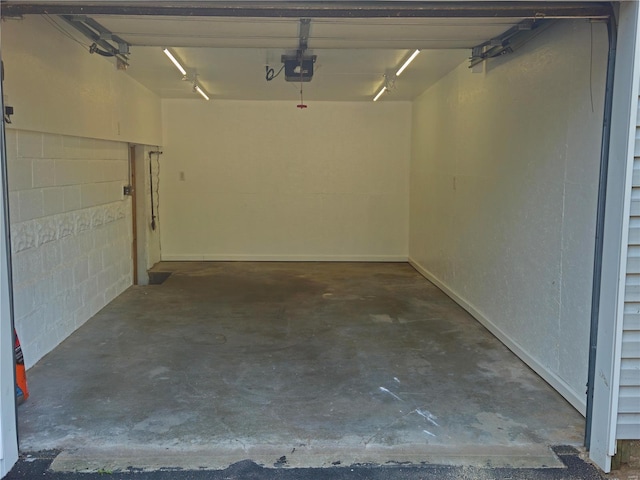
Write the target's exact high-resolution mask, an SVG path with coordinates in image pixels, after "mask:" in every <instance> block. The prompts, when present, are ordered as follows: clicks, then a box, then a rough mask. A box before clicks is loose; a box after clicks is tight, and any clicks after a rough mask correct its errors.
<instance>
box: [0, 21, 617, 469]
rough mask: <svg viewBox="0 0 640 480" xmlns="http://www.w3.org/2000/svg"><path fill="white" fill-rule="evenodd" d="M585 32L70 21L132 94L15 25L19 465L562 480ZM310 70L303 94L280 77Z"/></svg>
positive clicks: (579, 359) (583, 216)
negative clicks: (294, 61)
mask: <svg viewBox="0 0 640 480" xmlns="http://www.w3.org/2000/svg"><path fill="white" fill-rule="evenodd" d="M594 12H595V13H593V14H590V15H589V14H584V15H583V16H584V17H590V18H574V19H571V20H568V19H558V20H554V19H553V18H552V17H551V16H549V17H548V18H545V22H541V23H540V25H536V28H533V29H532V27H531V25H532V20H531V19H530V18H529V17H528V16H524V15H523V16H513V17H509V16H505V14H502V15H501V16H497V17H495V18H486V17H480V18H471V17H458V18H453V17H451V18H446V17H445V18H330V17H322V16H321V15H317V16H314V17H313V18H311V17H306V16H305V15H300V16H298V17H293V16H291V18H282V17H281V18H273V17H271V18H260V17H255V16H254V17H250V16H247V17H238V16H225V17H198V16H192V17H186V16H175V17H167V16H164V15H155V16H154V15H125V14H120V15H112V14H92V15H90V19H91V21H92V22H97V24H98V25H100V26H101V28H104V29H105V31H104V32H102V36H101V37H100V38H101V40H100V42H102V41H104V40H102V39H105V38H108V39H109V41H110V43H111V44H112V45H118V39H120V40H123V41H124V42H125V43H126V44H127V45H128V48H129V49H130V53H129V54H127V55H126V61H127V62H128V63H129V65H128V68H127V69H126V71H122V70H118V69H117V68H116V66H117V65H118V64H120V63H121V62H122V61H123V59H122V58H119V57H120V56H122V55H121V54H118V55H116V57H117V58H113V57H105V58H100V56H99V55H95V54H94V55H90V54H89V53H88V52H87V48H86V47H88V46H89V44H90V43H91V42H90V41H89V40H87V38H86V37H85V36H83V35H80V34H79V32H78V29H77V28H76V26H77V25H76V26H74V25H73V24H74V23H75V24H82V25H85V26H86V25H88V24H90V23H88V20H87V18H86V17H73V18H66V19H65V18H63V17H60V16H57V15H55V14H53V13H52V14H44V15H25V16H23V17H21V18H16V17H12V16H5V17H4V23H3V38H2V40H3V60H4V63H5V70H6V77H5V94H6V95H7V96H8V102H9V104H11V103H12V99H13V98H15V99H17V100H16V101H15V102H14V103H15V107H16V114H15V115H14V119H13V124H12V125H9V126H8V127H9V128H8V130H7V154H8V158H9V175H10V208H11V221H12V248H13V260H14V290H15V296H16V307H15V310H16V311H15V316H16V328H17V329H18V332H19V335H20V337H21V340H22V341H23V349H24V353H25V359H26V362H27V365H28V367H30V368H29V371H28V375H29V381H30V387H31V392H32V396H31V398H30V399H29V400H27V402H26V403H25V404H24V405H22V406H21V407H20V409H19V413H18V418H19V426H20V436H21V448H22V449H23V450H42V449H62V450H63V452H62V453H61V454H60V456H59V457H58V459H57V460H56V462H57V463H55V462H54V466H56V465H57V467H56V468H60V469H69V470H76V469H82V468H94V469H100V468H104V467H105V466H108V467H109V468H126V467H128V466H130V465H132V464H135V465H140V466H142V467H148V468H154V467H155V468H157V467H175V466H196V465H197V466H204V467H209V468H224V467H225V466H227V465H229V464H230V463H233V462H235V461H239V460H242V459H246V458H247V457H248V456H249V457H250V458H251V459H253V460H256V461H258V462H260V463H263V464H264V465H270V466H271V465H272V466H286V465H289V466H326V465H334V464H341V465H350V464H353V463H368V462H373V463H382V464H384V463H387V462H396V463H401V462H405V461H409V462H412V463H420V462H431V463H435V462H438V463H463V464H474V465H478V464H480V465H482V464H487V463H488V462H490V463H491V464H493V465H501V464H503V465H516V466H517V465H523V466H531V465H536V466H537V465H549V466H561V465H562V464H561V462H559V461H558V460H557V459H556V458H555V455H554V454H553V452H551V451H550V449H549V446H550V445H557V444H569V445H581V444H582V441H583V435H584V417H583V415H584V414H585V411H586V395H585V393H584V392H585V384H586V380H587V365H588V350H589V343H588V342H589V325H590V308H591V289H592V274H593V252H594V240H593V238H594V232H595V222H596V203H597V193H598V172H599V164H600V142H601V130H602V118H603V101H604V87H605V76H606V60H607V50H608V44H607V27H606V23H604V22H602V21H601V20H602V19H601V18H600V17H599V12H600V11H599V10H597V9H594ZM3 15H5V13H4V12H3ZM307 20H309V21H307ZM533 23H535V22H533ZM93 25H94V28H97V27H95V25H96V24H93ZM514 29H515V31H519V32H521V33H522V32H524V36H522V37H520V36H517V37H515V38H514V39H513V41H512V43H511V46H512V47H513V51H509V52H506V53H505V54H503V55H500V56H497V57H495V58H491V59H489V60H487V61H484V62H479V63H478V64H477V65H475V66H473V68H470V62H469V58H470V57H471V56H472V55H473V51H472V49H473V48H474V47H479V46H480V47H479V48H480V50H479V51H482V52H487V51H489V50H490V49H491V48H492V47H493V46H495V45H496V43H497V40H495V39H500V40H504V39H505V37H504V34H505V32H513V31H514ZM43 38H44V39H46V41H43ZM492 39H494V42H493V43H491V40H492ZM114 40H115V41H114ZM100 42H96V43H97V44H98V47H97V49H98V50H101V49H102V50H104V49H105V48H107V47H106V46H105V45H104V44H101V43H100ZM78 43H80V44H81V45H78ZM80 46H82V48H80ZM165 48H167V49H168V50H169V52H170V53H171V54H172V55H173V57H174V58H175V59H177V60H178V63H180V64H181V65H182V66H183V68H184V69H185V72H186V73H185V74H184V75H183V74H181V73H179V72H178V69H177V68H176V66H174V65H173V64H172V63H171V62H170V60H169V59H168V57H167V55H166V54H165V53H164V52H163V50H164V49H165ZM301 50H302V51H303V52H304V55H309V56H311V55H315V56H316V60H315V63H314V64H313V69H314V73H313V78H312V79H311V80H310V81H302V82H298V81H287V80H286V79H285V78H283V77H284V76H285V75H286V72H282V73H281V74H280V75H277V72H278V69H279V68H280V67H281V66H284V65H283V59H282V56H283V55H285V56H288V57H293V58H298V57H297V55H299V52H300V51H301ZM416 50H420V53H419V54H418V55H417V56H416V57H415V59H414V60H413V62H412V63H411V64H410V65H408V66H407V68H406V69H405V70H404V71H403V72H402V74H401V75H398V74H397V71H398V69H399V68H400V67H401V66H402V65H403V64H404V62H405V61H406V60H407V59H408V58H409V57H410V55H411V54H412V53H413V52H414V51H416ZM71 52H73V53H71ZM103 53H104V52H103ZM476 53H477V51H476ZM305 58H306V57H305ZM270 71H272V72H273V73H270ZM270 75H273V76H274V77H275V78H273V79H271V80H268V77H269V76H270ZM183 77H185V78H186V81H185V80H183ZM42 78H47V79H48V82H46V83H48V85H43V82H42ZM196 87H197V88H196ZM383 87H385V88H384V90H385V91H384V92H383V93H382V94H381V95H380V96H379V97H378V98H377V99H376V101H375V102H374V101H373V100H374V98H375V97H377V96H378V95H377V94H378V93H379V92H380V91H381V90H382V89H383ZM198 89H199V90H198ZM204 96H207V97H209V98H210V99H209V100H206V99H205V98H204ZM78 98H80V99H81V100H82V101H81V102H78V101H77V100H78ZM42 105H46V108H44V109H43V108H42ZM300 107H303V108H300ZM61 108H62V109H68V110H69V115H67V116H65V118H59V115H58V113H57V112H60V111H61V110H60V109H61ZM92 109H94V110H95V112H93V113H92V112H91V110H92ZM105 111H106V112H108V113H109V115H106V116H105V115H99V113H101V112H102V113H103V112H105ZM133 173H135V178H132V175H133ZM129 184H131V185H133V186H134V187H135V190H136V193H135V196H134V197H133V198H132V197H130V196H128V195H123V193H122V188H123V187H124V186H126V185H129ZM57 198H59V199H60V201H59V202H58V203H56V199H57ZM56 205H59V206H58V207H56ZM56 208H57V210H56ZM152 225H153V227H152ZM48 232H50V233H48ZM134 238H135V239H136V242H137V247H136V249H135V256H134V255H133V254H132V253H131V252H132V248H131V245H132V243H133V239H134ZM154 265H155V267H154ZM134 266H135V268H134ZM152 267H153V268H152ZM147 270H149V271H150V272H151V275H152V276H153V274H154V273H155V272H158V271H159V272H164V271H170V272H172V274H171V275H170V276H169V277H168V279H167V280H166V281H165V282H164V283H162V284H161V285H144V284H145V283H147V280H148V275H149V274H148V273H147ZM134 271H135V273H134ZM134 275H135V276H136V277H137V279H138V282H137V283H140V284H141V285H136V286H130V285H131V284H132V283H133V281H134ZM89 319H90V320H89ZM88 320H89V321H88ZM114 451H118V452H120V454H119V455H114ZM132 452H134V454H132ZM107 456H108V457H109V459H111V460H110V461H112V462H114V463H112V464H109V465H107ZM283 458H285V460H281V459H283ZM180 462H183V463H182V464H181V463H180Z"/></svg>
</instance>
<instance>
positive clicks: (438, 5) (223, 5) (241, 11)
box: [2, 0, 613, 19]
mask: <svg viewBox="0 0 640 480" xmlns="http://www.w3.org/2000/svg"><path fill="white" fill-rule="evenodd" d="M612 11H613V10H612V6H611V4H610V3H608V2H558V3H554V2H543V1H538V2H509V1H506V2H495V1H494V2H456V1H453V2H433V1H431V2H419V1H400V2H389V1H380V2H378V1H368V2H315V1H314V2H282V1H266V0H265V1H262V2H243V1H237V2H236V1H226V2H219V1H209V2H205V1H197V2H188V1H183V2H162V1H145V0H138V1H135V0H129V1H117V2H109V1H73V0H70V1H28V0H26V1H24V0H6V1H3V2H2V15H3V16H18V15H26V14H44V13H47V14H50V15H170V16H188V17H198V16H199V17H285V18H291V17H305V18H313V17H324V18H376V17H378V18H389V17H395V18H403V17H404V18H409V17H417V18H419V17H423V18H455V17H484V18H500V17H502V18H506V17H520V18H523V17H526V18H601V19H606V18H609V17H611V16H612Z"/></svg>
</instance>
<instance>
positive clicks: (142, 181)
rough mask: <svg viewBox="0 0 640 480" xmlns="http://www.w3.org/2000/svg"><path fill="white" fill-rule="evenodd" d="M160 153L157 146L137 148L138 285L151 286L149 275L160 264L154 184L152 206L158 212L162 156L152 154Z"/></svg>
mask: <svg viewBox="0 0 640 480" xmlns="http://www.w3.org/2000/svg"><path fill="white" fill-rule="evenodd" d="M157 151H161V150H160V148H159V147H158V146H155V147H150V146H144V145H137V146H136V184H135V185H134V188H135V189H136V227H137V235H138V238H137V243H138V285H148V284H149V275H148V273H147V271H148V270H149V269H150V268H151V267H153V266H154V265H155V264H156V263H158V262H159V261H160V219H159V218H158V212H157V210H156V211H155V215H156V221H155V224H156V229H155V230H154V229H153V228H152V227H151V217H152V215H151V182H152V181H153V204H154V209H155V208H157V206H158V204H159V200H160V196H159V195H158V187H159V179H160V162H161V161H162V155H160V158H158V155H156V154H151V156H149V153H150V152H157ZM149 167H151V170H149Z"/></svg>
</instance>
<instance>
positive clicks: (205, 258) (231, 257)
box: [162, 253, 408, 263]
mask: <svg viewBox="0 0 640 480" xmlns="http://www.w3.org/2000/svg"><path fill="white" fill-rule="evenodd" d="M162 261H165V262H191V261H196V262H403V263H406V262H407V261H408V258H407V256H406V255H311V254H309V255H278V254H274V255H251V254H247V255H238V254H203V255H190V254H177V253H163V254H162Z"/></svg>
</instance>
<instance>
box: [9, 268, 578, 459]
mask: <svg viewBox="0 0 640 480" xmlns="http://www.w3.org/2000/svg"><path fill="white" fill-rule="evenodd" d="M161 268H163V269H166V270H171V271H173V274H172V275H171V276H170V277H169V278H168V279H167V280H166V281H165V282H164V283H163V284H162V285H155V286H147V287H131V288H130V289H128V290H127V291H126V292H124V293H123V294H122V295H120V296H119V297H118V298H117V299H116V300H114V301H113V302H112V303H111V304H110V305H108V306H107V307H105V308H104V309H103V310H102V311H101V312H99V313H98V314H97V315H96V316H95V317H93V318H92V319H91V320H89V321H88V322H87V323H86V324H85V325H84V326H82V327H81V328H80V329H79V330H78V331H76V332H75V333H74V334H73V335H72V336H71V337H69V338H68V339H67V340H65V341H64V342H63V343H62V344H61V345H60V346H59V347H58V348H56V349H55V350H54V351H53V352H51V353H50V354H49V355H47V356H46V357H45V358H43V359H42V360H41V361H40V362H39V363H38V364H37V365H36V366H34V367H33V368H32V369H31V370H30V371H29V373H28V375H29V382H30V389H31V394H32V396H31V398H30V399H29V400H28V402H26V403H25V404H24V405H23V406H22V407H21V408H20V410H19V428H20V439H21V449H22V450H24V451H39V450H47V449H59V450H62V454H61V455H60V456H59V457H58V459H57V460H56V461H54V467H57V468H60V469H63V470H64V469H73V468H77V466H78V463H77V462H80V463H81V462H85V463H87V462H88V463H90V462H91V459H95V458H97V459H101V458H104V455H106V456H107V457H117V460H113V461H112V462H118V461H119V462H121V463H126V462H130V461H133V460H132V458H133V459H134V460H135V459H137V460H135V461H137V462H138V463H139V464H140V465H141V466H142V467H145V468H154V467H157V466H163V462H165V463H164V466H171V465H175V463H173V464H172V463H170V462H172V461H178V460H179V459H180V458H182V459H185V458H187V459H189V460H188V461H190V462H200V463H201V464H199V465H198V466H203V467H206V468H225V467H226V466H228V465H230V464H233V463H235V462H237V461H240V460H243V459H251V460H255V461H257V463H259V464H260V463H262V464H265V465H273V463H274V462H276V461H277V460H278V459H279V458H281V457H282V456H286V457H287V463H288V465H290V466H293V467H296V466H298V467H304V466H327V465H332V464H334V462H343V463H345V464H347V465H349V464H353V463H363V462H364V463H368V462H374V463H385V462H387V461H397V462H405V461H407V462H418V463H419V462H421V461H424V462H431V463H445V464H465V465H483V464H486V463H487V462H491V463H492V464H493V465H512V466H523V467H526V466H532V465H535V466H540V465H547V466H549V467H554V466H557V467H560V466H562V463H561V462H560V461H559V460H558V459H557V457H556V456H555V455H554V454H553V453H552V452H551V450H550V449H549V446H551V445H560V444H564V445H580V444H581V442H582V436H583V430H584V419H583V417H582V416H581V415H580V414H579V413H578V412H576V411H575V410H574V409H573V408H572V407H571V406H570V405H569V404H568V403H567V402H566V401H565V400H564V399H563V398H562V397H561V396H560V395H559V394H557V393H556V392H555V391H554V390H552V389H551V388H550V387H549V386H548V385H547V384H546V383H545V382H544V381H543V380H542V379H541V378H540V377H538V376H537V375H536V374H535V373H533V372H532V371H531V370H530V369H529V368H528V367H526V365H524V364H523V363H522V362H521V361H520V360H518V359H517V358H516V357H515V356H514V355H513V354H512V353H511V352H510V351H509V350H508V349H507V348H506V347H504V346H503V345H502V344H501V343H500V342H499V341H498V340H497V339H496V338H495V337H493V336H492V335H491V334H490V333H489V332H488V331H487V330H485V329H484V327H482V326H481V325H480V324H479V323H477V322H476V321H475V320H474V319H473V318H471V317H470V316H469V315H468V314H467V313H466V312H465V311H464V310H462V309H461V308H460V307H459V306H457V305H456V304H455V303H453V302H452V301H451V300H450V299H449V298H448V297H446V296H445V295H444V294H443V293H442V292H441V291H440V290H438V289H437V288H436V287H435V286H433V285H432V284H431V283H429V282H428V281H426V280H425V279H424V278H423V277H422V276H420V275H419V274H418V273H417V272H416V271H415V270H414V269H413V268H412V267H411V266H409V265H408V264H381V263H377V264H367V263H356V264H353V263H207V262H192V263H181V262H172V263H168V264H162V265H161ZM25 354H28V352H25ZM114 452H119V453H118V454H117V455H115V454H114ZM65 459H66V460H65ZM56 462H58V464H57V465H56ZM65 462H66V463H65ZM74 462H76V463H74ZM74 465H75V467H74ZM114 467H117V465H115V464H114V465H111V468H114Z"/></svg>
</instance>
